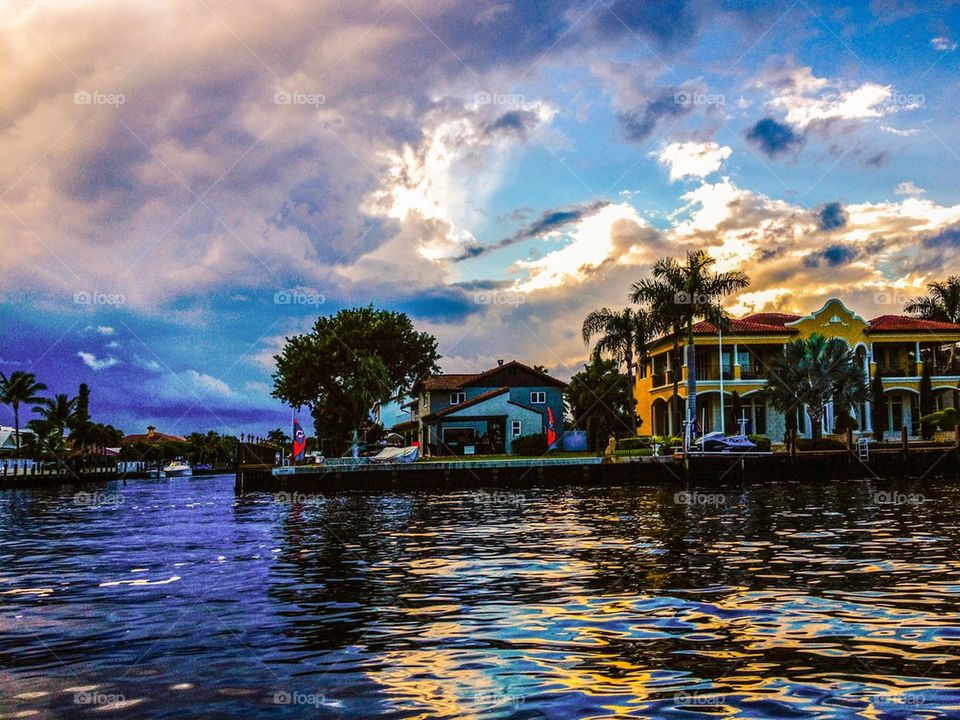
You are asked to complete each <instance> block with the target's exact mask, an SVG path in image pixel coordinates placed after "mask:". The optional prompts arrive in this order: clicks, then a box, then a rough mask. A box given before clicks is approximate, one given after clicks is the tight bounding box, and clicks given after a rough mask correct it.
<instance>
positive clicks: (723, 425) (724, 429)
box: [717, 318, 727, 435]
mask: <svg viewBox="0 0 960 720" xmlns="http://www.w3.org/2000/svg"><path fill="white" fill-rule="evenodd" d="M720 323H721V320H720V319H719V318H718V320H717V336H718V337H719V338H720V356H719V357H720V432H722V433H723V434H724V435H726V433H727V427H726V423H725V422H724V417H723V328H722V327H720Z"/></svg>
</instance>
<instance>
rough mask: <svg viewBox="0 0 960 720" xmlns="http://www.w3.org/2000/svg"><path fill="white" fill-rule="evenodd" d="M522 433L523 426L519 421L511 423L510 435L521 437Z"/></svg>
mask: <svg viewBox="0 0 960 720" xmlns="http://www.w3.org/2000/svg"><path fill="white" fill-rule="evenodd" d="M521 432H523V425H522V424H521V422H520V421H519V420H514V421H513V422H512V423H510V434H511V435H512V436H513V437H520V433H521Z"/></svg>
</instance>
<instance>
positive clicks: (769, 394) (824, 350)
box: [763, 333, 868, 440]
mask: <svg viewBox="0 0 960 720" xmlns="http://www.w3.org/2000/svg"><path fill="white" fill-rule="evenodd" d="M763 394H764V396H765V397H766V398H767V399H769V401H770V404H771V405H773V407H774V408H775V409H776V410H778V411H779V412H781V413H783V415H785V416H789V414H790V413H796V412H797V408H800V407H803V406H804V405H806V406H807V415H809V416H810V425H811V431H812V433H813V438H814V439H815V440H819V439H820V437H821V436H822V430H821V423H822V422H823V417H824V413H825V412H826V407H827V403H828V402H830V401H831V400H833V401H834V402H835V403H836V402H839V403H840V404H841V406H842V407H843V409H846V408H848V407H850V406H851V405H853V404H855V403H859V402H862V401H863V400H866V398H867V397H868V392H867V381H866V375H865V374H864V372H863V367H861V365H860V364H859V363H858V362H857V361H856V357H855V356H854V354H853V351H852V350H850V348H849V347H848V346H847V344H846V343H845V342H844V341H843V340H842V339H841V338H829V339H828V338H826V337H824V336H823V335H820V334H819V333H814V334H813V335H811V336H810V337H809V338H806V339H798V340H791V341H790V342H789V343H787V345H786V347H784V350H783V353H781V354H779V355H775V356H774V357H773V358H772V359H771V360H770V362H769V363H768V365H767V387H766V389H765V390H764V393H763Z"/></svg>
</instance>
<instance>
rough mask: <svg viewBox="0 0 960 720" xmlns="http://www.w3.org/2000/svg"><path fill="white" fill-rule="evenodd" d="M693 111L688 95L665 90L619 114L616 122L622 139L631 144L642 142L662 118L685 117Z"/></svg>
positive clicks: (674, 89) (671, 89)
mask: <svg viewBox="0 0 960 720" xmlns="http://www.w3.org/2000/svg"><path fill="white" fill-rule="evenodd" d="M692 109H693V103H692V102H691V101H690V95H689V93H687V92H686V91H684V90H682V89H680V88H665V89H661V90H659V91H658V95H657V96H656V97H655V98H654V99H652V100H651V101H650V102H648V103H647V104H646V105H643V106H641V107H637V108H635V109H633V110H629V111H627V112H624V113H620V115H619V116H618V117H617V120H618V121H619V122H620V128H621V130H622V131H623V134H624V137H626V139H627V140H629V141H631V142H643V141H645V140H646V139H647V138H648V137H650V134H651V133H652V132H653V131H654V130H655V129H656V127H657V123H659V122H660V120H662V119H663V118H675V117H680V116H682V115H686V114H687V113H689V112H690V111H691V110H692Z"/></svg>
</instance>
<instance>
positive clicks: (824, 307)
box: [783, 298, 868, 327]
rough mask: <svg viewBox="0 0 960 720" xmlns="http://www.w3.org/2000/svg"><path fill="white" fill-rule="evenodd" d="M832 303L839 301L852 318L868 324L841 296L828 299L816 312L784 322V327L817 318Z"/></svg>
mask: <svg viewBox="0 0 960 720" xmlns="http://www.w3.org/2000/svg"><path fill="white" fill-rule="evenodd" d="M831 303H837V304H838V305H839V306H840V307H842V308H843V309H844V310H846V311H847V313H848V314H849V315H850V318H851V319H852V320H859V321H860V322H862V323H863V324H864V325H867V324H868V323H867V321H866V320H864V319H863V318H862V317H860V316H859V315H857V314H856V313H855V312H854V311H853V310H851V309H850V308H848V307H847V306H846V305H844V304H843V301H842V300H841V299H840V298H830V299H829V300H827V301H826V302H825V303H824V304H823V307H821V308H820V309H819V310H815V311H814V312H812V313H810V314H809V315H804V316H802V317H799V318H797V319H796V320H791V321H790V322H788V323H784V324H783V325H784V327H791V326H793V325H799V324H800V323H802V322H804V321H808V320H816V319H817V318H818V317H819V316H820V314H821V313H822V312H823V311H824V310H826V309H827V306H829V305H830V304H831Z"/></svg>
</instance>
